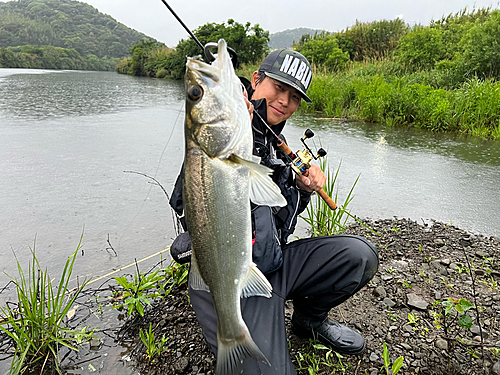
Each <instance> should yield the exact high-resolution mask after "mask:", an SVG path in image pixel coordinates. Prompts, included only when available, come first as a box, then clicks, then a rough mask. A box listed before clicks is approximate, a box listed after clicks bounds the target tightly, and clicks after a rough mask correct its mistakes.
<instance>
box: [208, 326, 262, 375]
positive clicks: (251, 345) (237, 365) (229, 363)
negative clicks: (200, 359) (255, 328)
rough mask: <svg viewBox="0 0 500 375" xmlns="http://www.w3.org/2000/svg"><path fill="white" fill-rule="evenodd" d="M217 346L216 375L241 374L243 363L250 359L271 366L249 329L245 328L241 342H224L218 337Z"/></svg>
mask: <svg viewBox="0 0 500 375" xmlns="http://www.w3.org/2000/svg"><path fill="white" fill-rule="evenodd" d="M217 345H218V348H217V368H216V370H215V374H216V375H233V374H239V373H240V371H241V369H242V367H243V361H244V360H245V358H250V357H252V358H255V359H256V360H259V361H262V362H264V363H265V364H267V365H268V366H271V363H269V361H268V360H267V358H266V356H265V355H264V354H263V353H262V352H261V350H260V349H259V347H258V346H257V345H256V344H255V342H254V341H253V339H252V336H251V335H250V332H249V331H248V328H247V327H244V332H243V336H242V339H241V340H231V341H222V340H220V337H219V335H217Z"/></svg>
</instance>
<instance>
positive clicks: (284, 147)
mask: <svg viewBox="0 0 500 375" xmlns="http://www.w3.org/2000/svg"><path fill="white" fill-rule="evenodd" d="M277 145H278V147H279V148H280V150H281V151H283V152H284V153H285V154H286V155H288V156H290V157H292V154H293V151H292V150H291V149H290V147H288V145H287V144H286V143H285V142H283V141H281V142H280V143H277Z"/></svg>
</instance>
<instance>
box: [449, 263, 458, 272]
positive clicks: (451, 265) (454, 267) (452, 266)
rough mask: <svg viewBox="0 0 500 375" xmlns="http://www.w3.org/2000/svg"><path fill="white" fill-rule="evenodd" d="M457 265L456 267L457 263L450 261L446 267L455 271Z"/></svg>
mask: <svg viewBox="0 0 500 375" xmlns="http://www.w3.org/2000/svg"><path fill="white" fill-rule="evenodd" d="M457 267H458V263H455V262H451V263H450V265H449V266H448V268H450V269H451V270H453V271H456V270H457Z"/></svg>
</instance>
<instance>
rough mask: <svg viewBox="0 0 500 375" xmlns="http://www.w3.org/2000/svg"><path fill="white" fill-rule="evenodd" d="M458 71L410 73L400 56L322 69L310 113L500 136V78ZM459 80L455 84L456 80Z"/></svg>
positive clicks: (314, 85)
mask: <svg viewBox="0 0 500 375" xmlns="http://www.w3.org/2000/svg"><path fill="white" fill-rule="evenodd" d="M457 75H458V76H459V75H460V74H459V73H458V72H456V71H454V70H453V69H448V70H431V71H419V72H406V71H405V68H404V66H402V65H401V64H399V63H397V62H396V61H394V60H390V59H387V60H384V61H378V62H373V63H370V64H364V63H357V64H354V65H353V66H352V67H351V68H350V69H347V70H345V71H342V72H337V73H317V74H316V75H315V76H314V79H313V81H312V83H311V87H310V88H309V90H308V95H309V97H310V98H311V100H312V102H313V104H311V105H307V104H305V103H304V105H302V107H301V108H302V110H304V111H305V112H314V111H319V112H321V113H324V114H325V116H326V117H338V118H347V119H358V120H363V121H366V122H377V123H381V124H385V125H387V126H407V127H416V128H420V129H425V130H430V131H434V132H452V133H453V132H456V133H462V134H467V135H472V136H477V137H482V138H492V139H499V138H500V125H499V123H500V122H499V121H500V82H499V81H496V80H493V79H486V80H481V79H478V78H477V77H472V78H469V79H466V78H465V77H464V76H460V77H459V78H457V77H455V76H457ZM450 81H453V82H450Z"/></svg>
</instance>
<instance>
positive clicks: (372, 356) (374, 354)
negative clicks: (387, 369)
mask: <svg viewBox="0 0 500 375" xmlns="http://www.w3.org/2000/svg"><path fill="white" fill-rule="evenodd" d="M370 361H371V362H376V361H378V355H377V354H376V353H375V352H372V354H370Z"/></svg>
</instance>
